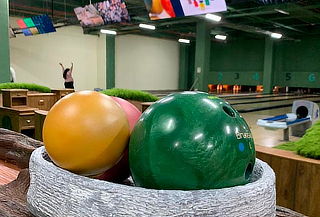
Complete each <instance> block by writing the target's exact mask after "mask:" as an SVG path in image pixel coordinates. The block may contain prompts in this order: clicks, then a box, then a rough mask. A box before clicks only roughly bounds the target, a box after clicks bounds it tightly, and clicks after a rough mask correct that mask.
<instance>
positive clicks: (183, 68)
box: [179, 43, 189, 90]
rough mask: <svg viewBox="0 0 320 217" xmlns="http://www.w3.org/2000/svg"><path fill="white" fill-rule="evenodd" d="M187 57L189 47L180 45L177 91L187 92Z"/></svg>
mask: <svg viewBox="0 0 320 217" xmlns="http://www.w3.org/2000/svg"><path fill="white" fill-rule="evenodd" d="M188 56H189V45H188V44H183V43H180V57H179V90H187V88H188V66H189V64H188Z"/></svg>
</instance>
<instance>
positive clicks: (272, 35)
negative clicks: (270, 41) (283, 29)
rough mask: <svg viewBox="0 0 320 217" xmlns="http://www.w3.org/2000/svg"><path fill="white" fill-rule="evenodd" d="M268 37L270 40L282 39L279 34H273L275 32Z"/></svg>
mask: <svg viewBox="0 0 320 217" xmlns="http://www.w3.org/2000/svg"><path fill="white" fill-rule="evenodd" d="M270 36H271V38H276V39H280V38H282V34H280V33H275V32H273V33H271V35H270Z"/></svg>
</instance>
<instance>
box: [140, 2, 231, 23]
mask: <svg viewBox="0 0 320 217" xmlns="http://www.w3.org/2000/svg"><path fill="white" fill-rule="evenodd" d="M144 2H145V5H146V7H147V10H148V11H149V17H150V19H151V20H158V19H166V18H174V17H184V16H193V15H199V14H207V13H214V12H220V11H226V10H227V6H226V2H225V0H144Z"/></svg>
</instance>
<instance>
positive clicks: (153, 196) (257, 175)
mask: <svg viewBox="0 0 320 217" xmlns="http://www.w3.org/2000/svg"><path fill="white" fill-rule="evenodd" d="M29 169H30V177H31V182H30V187H29V191H28V194H27V202H28V208H29V209H30V211H31V212H32V213H33V214H34V215H35V216H55V217H60V216H61V217H62V216H64V217H65V216H68V217H71V216H82V217H84V216H90V217H92V216H97V217H103V216H139V217H143V216H219V217H221V216H250V217H254V216H259V217H261V216H268V217H271V216H276V200H275V198H276V192H275V175H274V172H273V170H272V169H271V168H270V167H269V166H268V164H266V163H264V162H263V161H261V160H259V159H257V161H256V164H255V167H254V170H253V175H252V178H251V182H250V183H248V184H246V185H243V186H236V187H231V188H223V189H213V190H196V191H181V190H153V189H145V188H140V187H134V186H129V185H123V184H115V183H110V182H106V181H100V180H96V179H91V178H87V177H83V176H79V175H76V174H74V173H71V172H69V171H66V170H64V169H61V168H59V167H57V166H55V165H54V164H53V163H52V162H51V161H50V159H49V158H48V156H47V154H46V151H45V148H44V147H41V148H38V149H36V150H35V151H34V152H33V154H32V156H31V159H30V167H29Z"/></svg>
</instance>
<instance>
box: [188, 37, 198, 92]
mask: <svg viewBox="0 0 320 217" xmlns="http://www.w3.org/2000/svg"><path fill="white" fill-rule="evenodd" d="M195 53H196V45H195V42H191V43H190V45H189V49H188V55H189V56H188V81H187V89H188V90H190V88H191V87H192V84H193V82H194V74H195V73H194V69H195V66H194V65H195V64H194V61H195Z"/></svg>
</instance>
